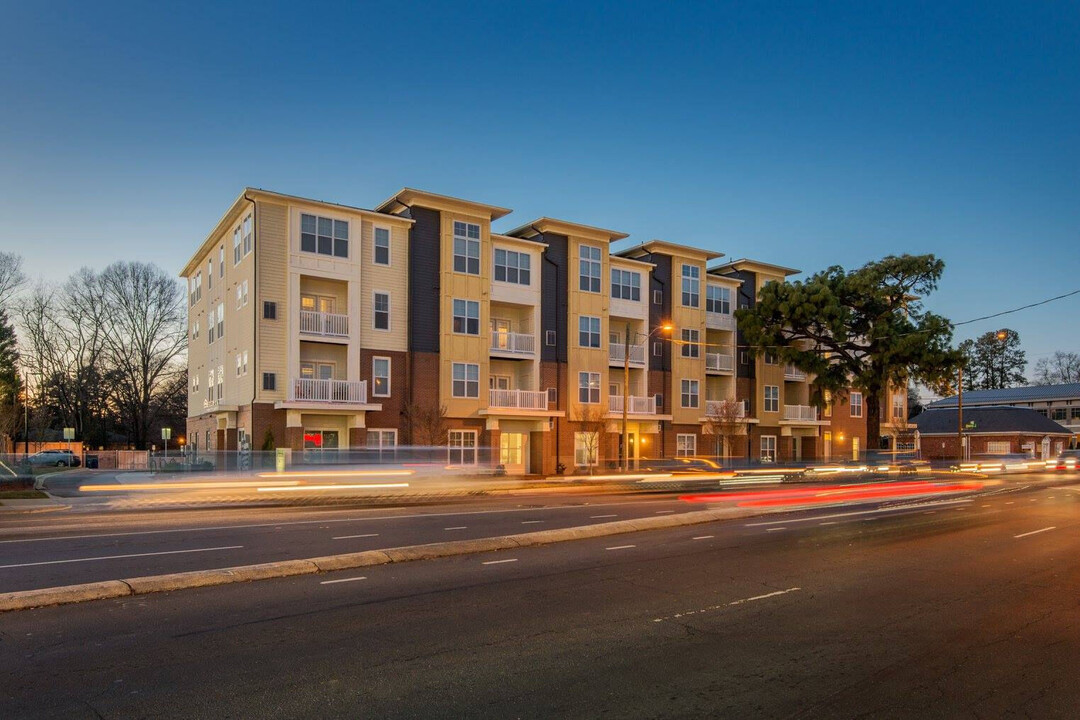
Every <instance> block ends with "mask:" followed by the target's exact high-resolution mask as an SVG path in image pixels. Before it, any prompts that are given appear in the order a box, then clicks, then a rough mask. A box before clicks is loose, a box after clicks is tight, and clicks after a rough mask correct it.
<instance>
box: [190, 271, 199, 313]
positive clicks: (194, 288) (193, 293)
mask: <svg viewBox="0 0 1080 720" xmlns="http://www.w3.org/2000/svg"><path fill="white" fill-rule="evenodd" d="M190 284H191V287H190V288H189V293H188V297H189V298H190V299H191V305H194V304H195V303H197V302H199V300H201V299H202V270H200V271H199V272H197V273H195V274H194V275H193V276H192V277H191V281H190Z"/></svg>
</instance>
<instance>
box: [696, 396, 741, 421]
mask: <svg viewBox="0 0 1080 720" xmlns="http://www.w3.org/2000/svg"><path fill="white" fill-rule="evenodd" d="M728 402H732V403H733V405H732V411H731V412H730V414H729V413H728V411H726V410H725V408H724V405H725V404H726V403H728ZM705 414H706V415H708V416H710V417H735V418H744V417H746V403H745V402H743V401H742V400H735V401H727V400H706V401H705Z"/></svg>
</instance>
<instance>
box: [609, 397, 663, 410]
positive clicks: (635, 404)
mask: <svg viewBox="0 0 1080 720" xmlns="http://www.w3.org/2000/svg"><path fill="white" fill-rule="evenodd" d="M622 409H623V396H622V395H609V396H608V412H613V413H621V412H622ZM627 413H628V414H630V415H655V414H656V397H655V396H649V397H641V396H639V395H631V396H630V407H629V408H628V409H627Z"/></svg>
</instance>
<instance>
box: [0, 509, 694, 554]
mask: <svg viewBox="0 0 1080 720" xmlns="http://www.w3.org/2000/svg"><path fill="white" fill-rule="evenodd" d="M670 502H671V501H670V500H641V501H637V502H620V503H597V504H595V505H589V506H588V507H589V508H591V509H595V508H603V507H622V506H623V505H659V504H661V503H664V504H668V503H670ZM581 507H582V506H566V505H553V506H551V507H545V508H534V507H533V508H507V509H505V510H468V511H463V512H444V513H414V514H411V515H382V516H376V517H350V518H328V519H323V520H290V521H288V522H266V523H247V524H241V525H210V526H207V527H186V528H169V529H167V530H129V531H127V532H117V533H88V534H85V535H55V536H51V537H40V538H13V539H11V540H0V544H6V543H22V542H46V541H54V540H85V539H87V538H108V537H127V536H130V535H164V534H169V533H191V532H208V531H214V530H243V529H245V528H261V527H272V528H277V527H285V526H288V525H318V524H319V523H324V524H325V523H347V522H365V521H368V520H415V519H416V518H429V517H458V516H460V515H498V514H504V513H520V512H542V511H544V510H578V509H580V508H581ZM672 512H674V511H672ZM33 529H34V528H33V527H32V526H20V527H13V528H12V527H5V528H4V530H7V531H11V530H33Z"/></svg>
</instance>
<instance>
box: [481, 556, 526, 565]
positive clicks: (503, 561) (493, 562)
mask: <svg viewBox="0 0 1080 720" xmlns="http://www.w3.org/2000/svg"><path fill="white" fill-rule="evenodd" d="M508 562H517V558H507V559H506V560H488V561H487V562H483V563H480V564H481V565H501V564H502V563H508Z"/></svg>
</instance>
